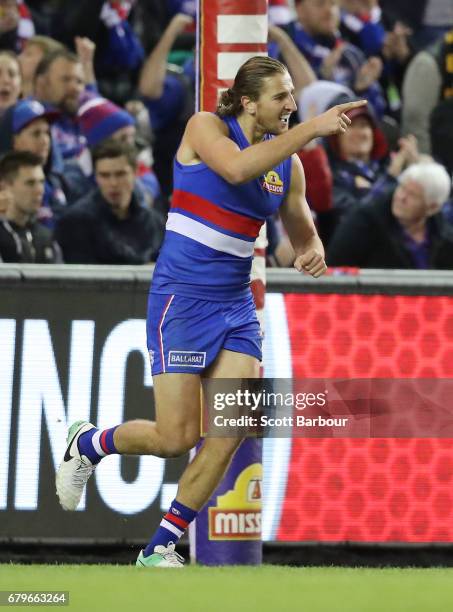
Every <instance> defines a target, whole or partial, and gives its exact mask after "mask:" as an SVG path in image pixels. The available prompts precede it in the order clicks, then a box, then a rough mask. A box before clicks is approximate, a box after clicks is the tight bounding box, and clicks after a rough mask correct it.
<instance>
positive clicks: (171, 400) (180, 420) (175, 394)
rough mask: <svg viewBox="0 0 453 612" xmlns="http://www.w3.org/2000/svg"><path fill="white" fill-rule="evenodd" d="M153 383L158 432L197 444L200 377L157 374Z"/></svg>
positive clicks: (194, 375)
mask: <svg viewBox="0 0 453 612" xmlns="http://www.w3.org/2000/svg"><path fill="white" fill-rule="evenodd" d="M153 383H154V402H155V406H156V425H157V429H158V431H159V433H160V434H161V435H163V436H167V437H170V438H173V439H175V438H177V437H182V438H185V439H187V440H188V441H190V440H193V441H194V443H196V442H197V440H198V439H199V437H200V406H201V402H200V376H198V375H196V374H159V375H158V376H154V377H153ZM193 445H194V444H192V446H193Z"/></svg>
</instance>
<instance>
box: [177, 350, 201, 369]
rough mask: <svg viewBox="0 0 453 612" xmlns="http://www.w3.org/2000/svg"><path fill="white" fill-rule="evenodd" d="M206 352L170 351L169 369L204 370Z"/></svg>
mask: <svg viewBox="0 0 453 612" xmlns="http://www.w3.org/2000/svg"><path fill="white" fill-rule="evenodd" d="M205 363H206V352H203V353H202V352H197V351H169V353H168V367H171V366H185V367H189V368H204V367H205Z"/></svg>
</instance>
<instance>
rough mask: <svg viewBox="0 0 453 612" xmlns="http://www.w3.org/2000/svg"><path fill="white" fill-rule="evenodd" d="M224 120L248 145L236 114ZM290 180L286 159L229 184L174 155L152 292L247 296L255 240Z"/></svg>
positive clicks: (229, 297) (239, 141) (237, 140)
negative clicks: (257, 174)
mask: <svg viewBox="0 0 453 612" xmlns="http://www.w3.org/2000/svg"><path fill="white" fill-rule="evenodd" d="M223 120H224V121H225V123H226V124H227V125H228V128H229V137H230V138H231V139H232V140H233V141H234V142H235V143H236V144H237V145H238V146H239V148H240V149H245V148H246V147H248V146H250V144H249V142H248V141H247V139H246V137H245V136H244V133H243V131H242V129H241V127H240V125H239V123H238V121H237V119H236V118H234V117H227V118H224V119H223ZM269 138H272V136H270V135H269V136H266V139H269ZM290 180H291V158H288V159H287V160H285V161H283V162H282V163H280V164H279V165H278V166H276V167H275V168H273V169H272V170H270V171H269V172H267V173H266V174H265V175H263V176H261V177H259V178H256V179H254V180H251V181H249V182H247V183H244V184H242V185H232V184H231V183H228V182H227V181H226V180H225V179H223V178H222V177H221V176H220V175H219V174H217V173H216V172H214V171H213V170H211V168H209V166H207V165H206V164H204V163H199V164H194V165H183V164H180V163H179V162H178V160H177V159H176V157H175V161H174V191H173V196H172V202H171V208H170V212H169V214H168V220H167V225H166V232H165V238H164V242H163V245H162V247H161V251H160V255H159V258H158V261H157V264H156V268H155V271H154V275H153V280H152V285H151V292H153V293H160V294H175V295H181V296H185V297H189V298H195V299H206V300H213V301H224V300H236V299H241V298H243V297H245V296H247V295H248V294H249V292H250V271H251V266H252V258H253V247H254V243H255V239H256V237H257V236H258V233H259V230H260V227H261V225H262V224H263V223H264V221H265V219H266V217H269V216H270V215H272V214H273V213H274V212H275V211H276V210H277V209H278V208H279V206H280V205H281V204H282V202H283V201H284V199H285V196H286V194H287V191H288V189H289V185H290Z"/></svg>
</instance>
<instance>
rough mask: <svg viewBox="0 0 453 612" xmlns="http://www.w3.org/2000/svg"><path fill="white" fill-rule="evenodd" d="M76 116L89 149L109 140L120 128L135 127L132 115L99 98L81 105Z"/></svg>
mask: <svg viewBox="0 0 453 612" xmlns="http://www.w3.org/2000/svg"><path fill="white" fill-rule="evenodd" d="M77 116H78V119H79V126H80V129H81V131H82V134H83V135H84V136H85V138H86V139H87V142H88V146H90V147H94V146H96V145H97V144H99V143H100V142H102V141H103V140H106V139H107V138H110V137H111V136H112V135H113V134H114V133H115V132H116V131H117V130H120V129H121V128H124V127H127V126H129V125H135V120H134V118H133V117H132V115H130V114H129V113H128V112H127V111H125V110H123V109H122V108H120V107H119V106H117V105H116V104H113V102H110V100H107V99H106V98H100V97H96V98H92V99H90V100H88V101H87V102H85V103H84V104H82V106H81V107H80V108H79V111H78V113H77Z"/></svg>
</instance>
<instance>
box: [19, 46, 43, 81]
mask: <svg viewBox="0 0 453 612" xmlns="http://www.w3.org/2000/svg"><path fill="white" fill-rule="evenodd" d="M43 55H44V52H43V50H42V49H41V47H40V46H39V45H34V44H33V43H28V44H27V45H26V47H25V49H24V50H23V51H22V53H21V54H20V55H19V56H18V60H19V64H20V69H21V71H22V77H23V79H24V81H32V80H33V77H34V75H35V72H36V68H37V66H38V64H39V62H40V61H41V60H42V58H43Z"/></svg>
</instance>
